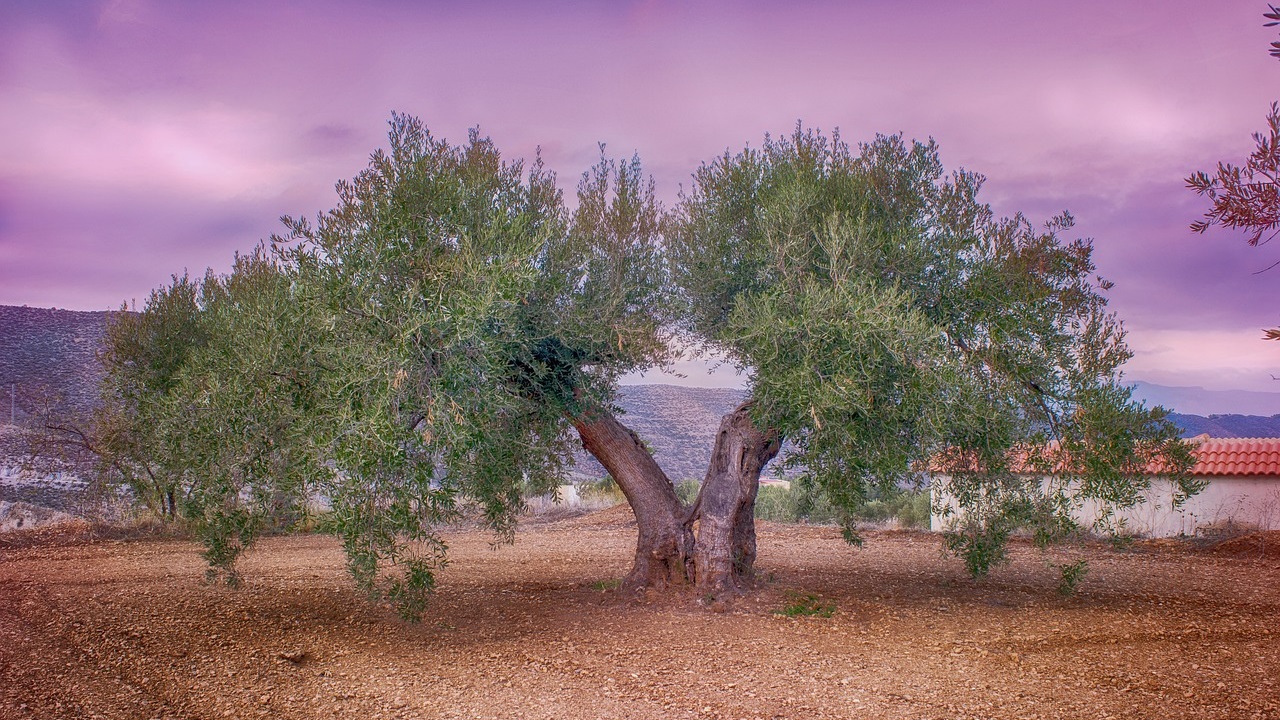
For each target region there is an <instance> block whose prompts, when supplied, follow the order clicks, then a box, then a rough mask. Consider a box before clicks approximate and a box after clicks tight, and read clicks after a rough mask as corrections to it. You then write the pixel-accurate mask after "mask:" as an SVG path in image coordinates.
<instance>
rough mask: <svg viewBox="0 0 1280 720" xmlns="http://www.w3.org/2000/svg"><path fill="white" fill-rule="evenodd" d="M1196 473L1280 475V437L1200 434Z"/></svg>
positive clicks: (1193, 470)
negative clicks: (1212, 436) (1219, 436)
mask: <svg viewBox="0 0 1280 720" xmlns="http://www.w3.org/2000/svg"><path fill="white" fill-rule="evenodd" d="M1191 442H1194V443H1196V448H1195V450H1194V451H1192V452H1193V454H1194V455H1195V457H1196V465H1195V467H1194V468H1192V469H1191V474H1192V475H1273V476H1278V477H1280V438H1210V437H1208V436H1206V435H1200V436H1197V437H1194V438H1192V439H1191Z"/></svg>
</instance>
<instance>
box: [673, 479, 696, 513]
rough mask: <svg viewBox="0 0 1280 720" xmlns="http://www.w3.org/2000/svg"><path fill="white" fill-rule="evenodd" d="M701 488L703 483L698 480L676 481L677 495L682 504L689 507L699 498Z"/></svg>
mask: <svg viewBox="0 0 1280 720" xmlns="http://www.w3.org/2000/svg"><path fill="white" fill-rule="evenodd" d="M701 489H702V483H701V482H699V481H697V480H681V481H679V482H677V483H676V497H677V498H679V500H680V504H681V505H685V506H686V507H687V506H689V505H692V504H693V503H694V502H696V501H697V500H698V491H699V490H701Z"/></svg>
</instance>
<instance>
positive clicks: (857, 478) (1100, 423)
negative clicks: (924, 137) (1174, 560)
mask: <svg viewBox="0 0 1280 720" xmlns="http://www.w3.org/2000/svg"><path fill="white" fill-rule="evenodd" d="M694 179H695V182H694V185H693V188H692V190H691V191H690V192H689V193H687V194H685V195H684V196H683V197H682V198H681V202H680V205H679V207H678V208H677V209H676V212H675V215H674V218H673V221H672V231H671V233H670V238H669V246H670V252H671V256H672V267H673V272H674V276H675V278H676V280H677V282H678V284H679V285H680V287H681V290H682V293H683V297H684V300H685V302H686V303H687V306H686V311H685V316H684V323H685V324H684V326H683V327H684V330H685V332H686V333H687V334H688V336H689V337H690V338H691V340H690V341H691V342H693V341H695V340H702V341H704V342H706V343H708V344H709V345H710V346H712V347H714V348H716V349H718V350H720V351H722V352H723V353H725V354H726V355H727V356H728V357H729V358H731V360H732V362H734V363H735V364H737V365H739V366H740V367H742V368H744V369H746V370H747V371H749V372H750V377H751V392H752V395H753V397H754V399H755V401H756V405H755V408H756V414H755V420H756V424H757V425H758V426H760V427H768V428H772V429H774V430H776V431H777V432H778V433H779V434H780V435H781V436H783V437H785V438H786V439H788V440H789V441H790V442H791V443H792V444H793V445H794V447H795V448H796V451H795V452H793V453H791V455H790V456H789V458H788V460H787V462H788V463H790V464H791V465H792V466H793V467H796V468H802V471H803V477H802V480H803V481H804V482H810V483H813V484H814V485H815V486H816V487H818V488H821V490H822V492H823V494H824V496H825V497H826V499H827V500H828V501H829V502H830V503H831V505H832V507H833V508H836V510H837V513H838V514H839V515H840V518H841V522H842V524H843V525H844V526H845V530H846V531H847V533H848V535H849V537H850V538H852V539H855V540H856V532H854V529H853V522H854V520H855V518H854V513H855V510H856V509H857V508H860V507H863V506H864V505H865V503H866V502H867V501H868V500H872V499H876V498H881V499H883V498H888V497H890V496H891V495H892V493H893V491H894V489H895V488H897V487H898V486H900V485H902V484H904V483H905V482H909V481H911V480H912V479H913V478H914V477H915V476H916V475H917V474H918V473H919V472H920V471H921V470H922V469H924V468H925V467H927V466H932V467H933V469H935V470H939V471H942V472H943V473H944V475H943V476H942V482H943V485H944V486H943V487H942V490H943V491H944V492H945V493H947V494H949V495H950V496H951V497H953V498H955V500H956V505H957V507H958V508H959V509H960V510H961V511H962V512H963V513H971V514H974V515H975V517H976V519H974V520H972V521H971V522H970V525H969V526H967V527H966V528H965V529H964V530H962V531H961V532H960V533H959V534H957V535H955V536H953V538H952V539H951V541H950V542H949V545H948V546H949V547H950V548H952V549H953V550H955V551H956V552H959V553H962V554H964V555H966V562H967V564H968V565H969V566H970V569H971V571H974V572H976V573H982V572H985V571H986V569H987V568H989V567H990V566H991V564H992V563H994V562H998V561H999V560H1000V558H1001V557H1002V555H1001V547H1002V546H1003V543H1004V541H1005V539H1006V538H1007V537H1008V533H1009V532H1010V531H1011V530H1012V529H1013V528H1014V527H1017V526H1018V525H1019V524H1020V523H1021V522H1023V521H1024V520H1026V519H1025V518H1020V517H1018V516H1019V513H1021V512H1022V511H1023V510H1024V509H1028V508H1029V509H1030V510H1028V511H1027V512H1029V513H1030V515H1031V516H1034V517H1033V519H1034V522H1035V523H1036V524H1037V525H1038V526H1040V527H1042V528H1045V529H1046V530H1048V529H1051V528H1053V527H1055V526H1058V525H1063V524H1066V523H1068V522H1069V519H1070V511H1071V510H1072V508H1073V507H1074V506H1075V503H1078V502H1081V501H1083V500H1085V499H1089V500H1095V501H1098V502H1099V503H1101V504H1102V505H1103V506H1105V507H1109V508H1119V507H1127V506H1129V505H1131V504H1132V503H1134V502H1137V501H1138V500H1139V499H1140V496H1141V494H1142V491H1144V490H1145V489H1146V487H1147V486H1149V484H1150V473H1149V472H1147V470H1148V469H1149V468H1150V467H1158V468H1159V469H1160V470H1161V471H1163V472H1166V473H1167V474H1168V475H1169V476H1170V477H1171V478H1173V479H1174V482H1175V483H1177V484H1178V485H1179V487H1180V489H1181V490H1183V491H1185V492H1187V493H1189V492H1192V491H1194V489H1195V488H1194V484H1193V483H1191V482H1190V479H1189V476H1188V475H1187V470H1188V469H1189V468H1190V459H1189V455H1188V454H1187V452H1186V448H1185V447H1184V446H1183V445H1182V444H1181V443H1180V442H1179V441H1178V440H1177V430H1176V428H1175V427H1174V426H1173V425H1172V423H1169V422H1167V420H1166V417H1165V414H1164V412H1163V411H1160V410H1158V409H1157V410H1154V411H1152V410H1147V409H1146V408H1143V407H1142V406H1141V405H1140V404H1138V403H1135V402H1133V401H1132V399H1131V395H1130V391H1129V389H1128V388H1126V387H1124V386H1123V385H1122V384H1121V382H1120V377H1119V367H1120V365H1121V364H1122V363H1123V362H1124V361H1125V360H1127V359H1128V358H1129V356H1130V353H1129V351H1128V349H1127V347H1126V346H1125V344H1124V333H1123V330H1122V328H1121V327H1120V324H1119V322H1118V321H1117V320H1116V319H1115V317H1114V316H1112V315H1111V314H1109V313H1107V311H1106V299H1105V297H1104V295H1103V293H1104V292H1105V290H1106V289H1107V288H1108V287H1109V283H1107V282H1106V281H1104V280H1102V279H1100V278H1098V277H1097V276H1096V275H1095V274H1094V270H1095V268H1094V265H1093V262H1092V259H1091V253H1092V248H1091V246H1090V243H1089V242H1088V241H1087V240H1065V239H1063V238H1062V235H1063V234H1065V233H1066V232H1067V231H1068V230H1069V229H1070V227H1071V224H1072V220H1071V218H1070V216H1068V215H1065V214H1064V215H1062V216H1060V217H1058V218H1054V219H1052V220H1050V221H1049V222H1048V223H1046V224H1045V225H1044V226H1043V228H1039V229H1038V228H1035V227H1033V226H1032V225H1031V223H1030V222H1029V221H1027V220H1026V219H1025V218H1023V217H1022V216H1020V215H1015V216H1014V217H1012V218H1005V219H997V218H995V217H994V215H993V214H992V212H991V210H990V208H988V207H987V206H986V205H983V204H981V203H979V202H978V201H977V195H978V192H979V189H980V188H981V185H982V181H983V179H982V178H981V177H980V176H978V175H976V174H973V173H968V172H963V171H961V172H956V173H952V174H951V175H949V176H948V175H946V174H945V173H944V171H943V168H942V165H941V162H940V161H939V159H938V153H937V148H936V147H935V146H934V145H933V143H927V144H922V143H912V144H908V143H906V142H904V141H903V140H902V138H900V137H898V136H889V137H884V136H881V137H877V138H876V139H875V140H874V141H873V142H871V143H869V144H867V145H862V146H860V147H858V148H857V149H856V150H855V149H853V148H850V147H849V146H848V145H847V144H845V143H844V142H843V141H842V140H841V138H840V136H839V135H838V134H836V135H833V136H830V137H828V136H825V135H823V134H821V133H819V132H817V131H814V130H807V129H804V128H803V127H797V129H796V130H795V131H794V132H793V133H791V134H789V135H788V136H786V137H782V138H766V140H765V143H764V145H763V146H762V147H761V148H760V149H752V148H748V149H745V150H743V151H742V152H741V153H738V154H737V155H733V154H729V153H726V154H725V155H724V156H722V157H720V158H718V159H717V160H716V161H714V162H712V163H710V164H707V165H704V166H702V167H701V168H700V169H699V170H698V172H697V173H696V174H695V178H694ZM1049 472H1056V473H1058V480H1057V481H1055V483H1054V484H1052V487H1049V488H1047V489H1045V488H1041V486H1040V484H1039V483H1038V482H1035V483H1032V482H1025V481H1024V480H1023V478H1025V477H1026V476H1028V475H1029V474H1047V473H1049ZM1050 534H1052V533H1049V534H1047V535H1046V537H1048V536H1049V535H1050Z"/></svg>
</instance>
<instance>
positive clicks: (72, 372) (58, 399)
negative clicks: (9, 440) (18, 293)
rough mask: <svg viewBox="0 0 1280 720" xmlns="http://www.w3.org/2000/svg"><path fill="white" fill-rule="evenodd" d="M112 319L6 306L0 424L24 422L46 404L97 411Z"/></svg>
mask: <svg viewBox="0 0 1280 720" xmlns="http://www.w3.org/2000/svg"><path fill="white" fill-rule="evenodd" d="M110 315H111V313H109V312H76V311H72V310H54V309H48V308H29V307H15V306H11V305H0V398H2V399H3V403H2V404H0V408H2V409H3V414H0V422H12V421H15V420H17V421H20V420H21V419H22V418H23V417H24V416H25V415H26V414H27V413H29V412H30V411H31V410H32V409H33V407H34V406H35V405H36V404H37V403H43V402H55V403H59V404H64V405H65V406H69V407H70V408H72V409H74V410H77V411H84V410H87V409H89V408H90V407H92V406H93V404H94V403H95V402H96V401H97V397H98V390H97V385H98V381H99V380H100V379H101V377H102V370H101V368H100V366H99V364H98V359H97V353H98V349H99V348H100V347H101V346H102V341H103V336H104V334H105V332H106V328H107V321H108V318H109V317H110ZM11 391H16V398H15V402H14V403H13V405H12V410H13V415H14V417H12V418H11V417H10V409H11V407H10V402H9V401H10V392H11Z"/></svg>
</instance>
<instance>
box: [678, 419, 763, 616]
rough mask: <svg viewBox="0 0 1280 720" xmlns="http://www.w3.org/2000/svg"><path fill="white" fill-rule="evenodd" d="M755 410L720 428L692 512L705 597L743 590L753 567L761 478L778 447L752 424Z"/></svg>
mask: <svg viewBox="0 0 1280 720" xmlns="http://www.w3.org/2000/svg"><path fill="white" fill-rule="evenodd" d="M753 404H754V402H753V401H751V400H748V401H747V402H745V403H743V404H742V405H739V406H738V407H737V409H735V410H734V411H733V412H731V413H729V414H728V415H726V416H725V418H724V420H722V421H721V422H720V432H719V433H718V434H717V435H716V444H715V448H714V449H713V450H712V453H711V464H710V465H709V466H708V468H707V476H706V478H705V479H704V480H703V482H702V491H701V492H700V493H699V495H698V501H697V503H696V504H695V506H694V510H693V514H694V517H696V518H697V520H698V536H697V542H696V544H695V547H694V565H695V569H696V586H697V589H698V592H699V594H702V595H704V596H710V597H719V596H722V595H725V594H735V593H737V592H740V591H742V590H744V589H745V588H746V584H747V583H748V582H749V581H750V579H751V570H752V566H753V565H754V564H755V560H756V527H755V506H756V492H757V490H758V489H759V487H760V472H761V470H763V469H764V466H765V465H766V464H767V463H768V462H769V461H770V460H772V459H773V458H774V457H775V456H777V454H778V451H779V449H781V447H782V443H781V441H780V439H779V437H778V434H777V433H776V432H771V431H770V432H761V431H760V430H759V429H758V428H756V426H755V424H754V423H752V422H751V407H752V405H753Z"/></svg>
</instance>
